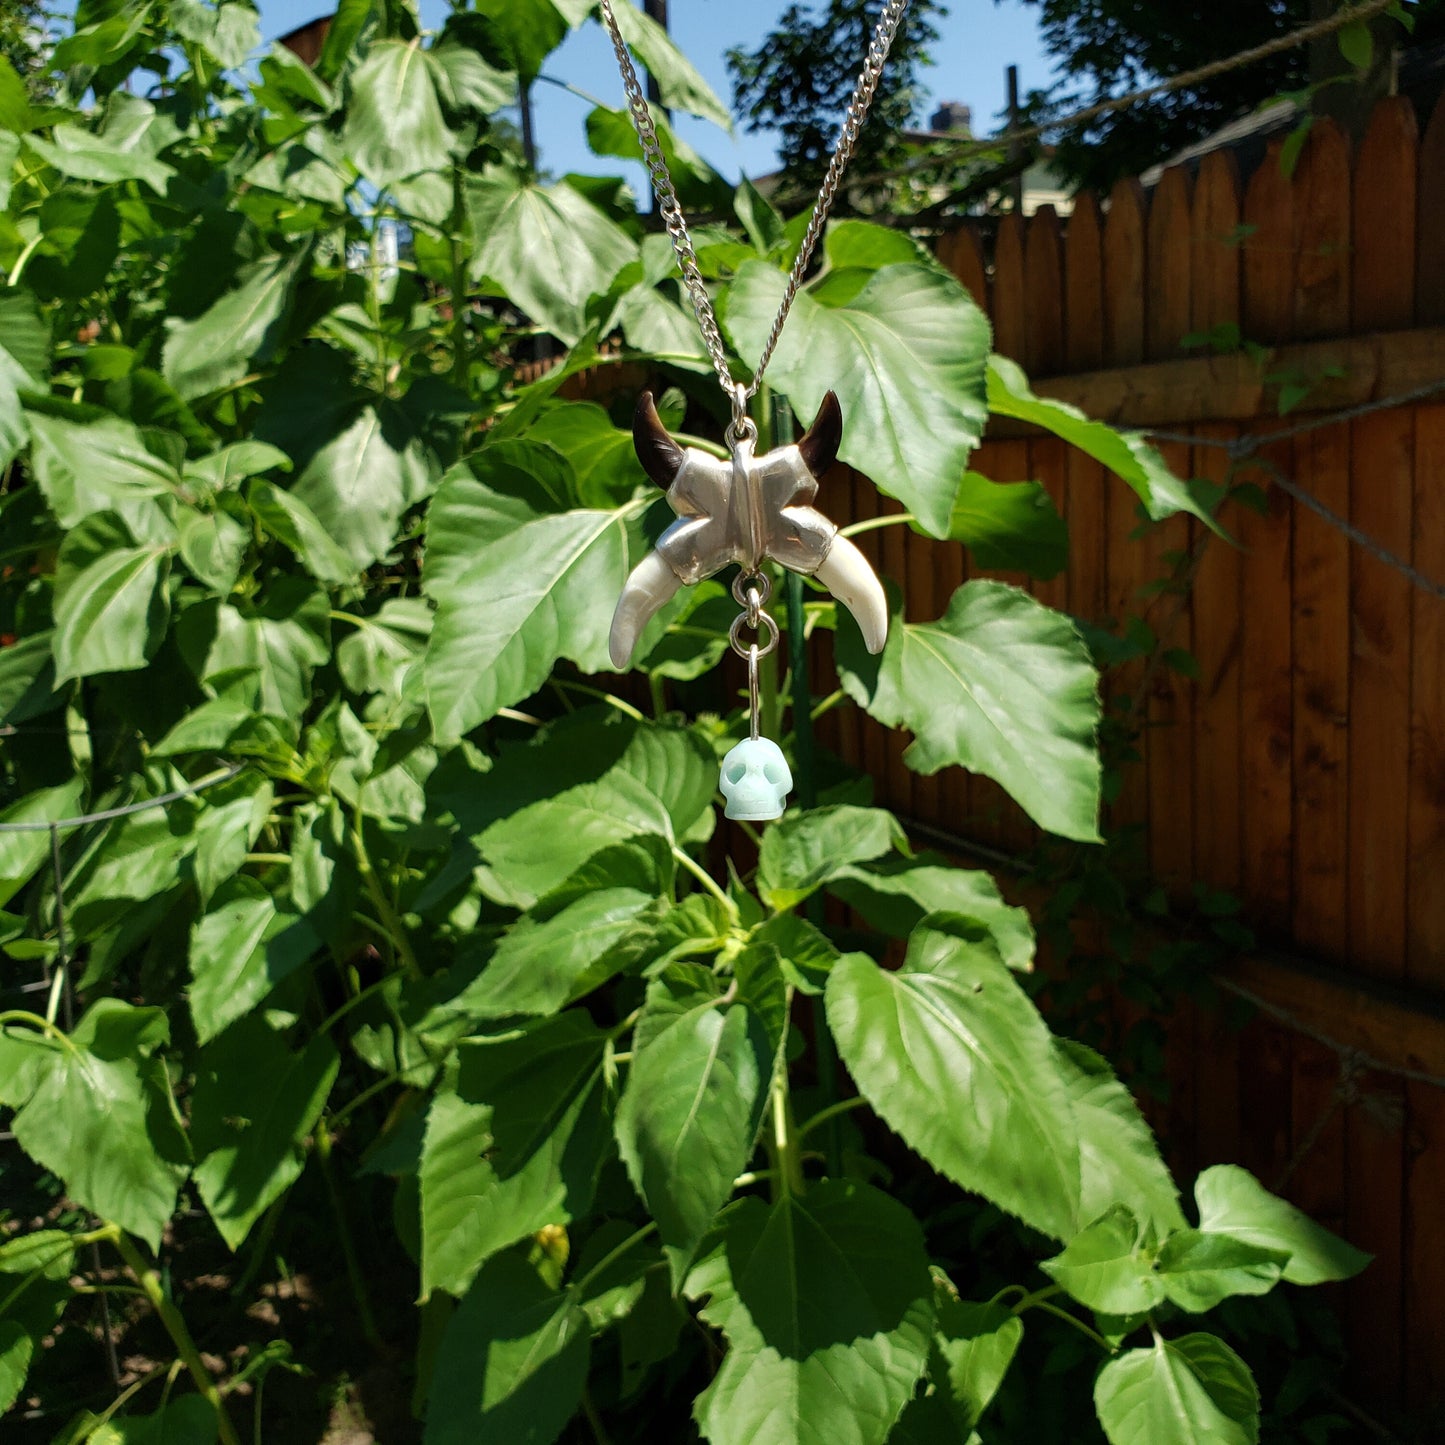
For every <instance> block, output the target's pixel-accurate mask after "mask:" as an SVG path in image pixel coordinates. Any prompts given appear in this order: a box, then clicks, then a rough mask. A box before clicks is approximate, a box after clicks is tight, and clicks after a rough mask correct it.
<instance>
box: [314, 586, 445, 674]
mask: <svg viewBox="0 0 1445 1445" xmlns="http://www.w3.org/2000/svg"><path fill="white" fill-rule="evenodd" d="M353 615H354V614H353ZM355 620H356V621H357V623H358V624H359V625H358V626H357V628H356V629H355V631H353V632H352V633H351V634H350V635H349V636H347V637H344V638H342V640H341V642H340V644H339V645H338V646H337V649H336V665H337V667H338V668H339V669H340V671H341V677H342V681H343V682H345V684H346V686H347V687H348V688H349V689H350V690H351V691H352V692H355V693H360V694H366V693H373V692H380V693H385V694H386V695H387V696H388V697H400V696H401V692H402V688H403V686H404V684H405V681H406V677H407V675H408V672H409V670H410V669H411V667H412V665H413V664H414V663H416V662H418V661H419V660H420V658H421V655H422V653H423V652H424V651H425V650H426V640H427V638H428V637H430V636H431V626H432V610H431V608H430V607H429V606H427V603H426V601H425V599H424V598H421V597H393V598H391V599H389V600H388V601H386V602H383V603H382V604H381V606H380V607H379V608H378V609H377V611H376V612H375V614H374V615H373V616H371V617H360V616H356V617H355Z"/></svg>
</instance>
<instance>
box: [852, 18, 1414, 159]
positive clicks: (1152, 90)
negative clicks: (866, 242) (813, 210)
mask: <svg viewBox="0 0 1445 1445" xmlns="http://www.w3.org/2000/svg"><path fill="white" fill-rule="evenodd" d="M1397 3H1398V0H1364V3H1363V4H1360V5H1352V6H1349V7H1348V8H1346V9H1343V10H1337V11H1336V12H1335V13H1334V14H1333V15H1327V16H1325V17H1324V18H1323V19H1321V20H1316V21H1312V22H1311V23H1310V24H1309V25H1302V26H1301V27H1300V28H1299V29H1298V30H1291V31H1290V32H1289V34H1288V35H1277V36H1275V38H1274V39H1273V40H1266V41H1265V42H1264V43H1263V44H1262V45H1254V46H1251V47H1250V48H1249V49H1248V50H1241V51H1238V52H1237V53H1236V54H1234V55H1230V56H1226V57H1225V58H1224V59H1222V60H1212V61H1210V62H1209V64H1208V65H1200V66H1197V67H1196V68H1195V69H1193V70H1186V71H1184V72H1183V73H1182V74H1180V75H1172V76H1170V77H1169V79H1168V80H1161V81H1159V82H1158V84H1156V85H1146V86H1145V87H1144V88H1143V89H1142V90H1132V91H1130V92H1129V93H1128V94H1127V95H1119V96H1115V97H1114V98H1113V99H1111V100H1101V101H1099V102H1098V103H1097V104H1095V105H1090V106H1086V107H1085V108H1084V109H1083V110H1076V111H1074V112H1073V113H1072V114H1070V115H1064V116H1059V117H1058V118H1057V119H1055V120H1046V121H1042V122H1040V123H1039V124H1038V125H1031V126H1026V127H1024V128H1023V129H1022V130H1011V131H1005V132H1004V133H1003V134H1002V135H998V136H993V137H991V138H989V139H987V140H975V141H963V142H960V144H959V145H958V147H957V148H956V149H948V150H944V151H943V152H942V153H937V152H936V153H934V154H932V155H927V156H917V157H915V158H914V159H913V160H910V161H905V162H904V163H903V164H902V165H900V166H895V167H894V168H893V169H892V170H888V171H879V172H877V173H876V174H874V175H871V176H863V177H862V178H861V179H860V180H859V181H858V182H857V184H858V185H873V184H876V183H877V182H879V181H886V180H892V179H893V178H894V177H896V176H904V175H909V174H911V173H912V172H914V171H919V170H927V169H929V168H931V167H934V166H937V165H938V164H939V163H940V162H941V161H959V160H966V159H968V157H969V156H973V155H983V154H985V153H986V152H990V151H997V150H998V149H1000V147H1002V146H1008V145H1012V146H1016V145H1020V144H1022V143H1024V142H1026V141H1032V140H1040V139H1042V137H1044V136H1046V135H1049V134H1050V133H1051V132H1053V131H1056V130H1073V129H1075V128H1076V127H1078V126H1081V125H1088V123H1089V122H1090V121H1094V120H1098V119H1100V117H1102V116H1106V115H1112V114H1113V113H1114V112H1115V111H1116V110H1127V109H1128V108H1129V107H1130V106H1131V105H1138V104H1139V103H1140V102H1141V101H1145V100H1153V99H1154V97H1155V96H1159V95H1169V94H1170V93H1171V92H1173V91H1177V90H1192V89H1194V87H1196V86H1198V85H1202V84H1203V83H1204V82H1205V81H1207V80H1213V79H1214V78H1215V77H1216V76H1219V75H1227V74H1228V73H1229V72H1230V71H1232V70H1243V69H1244V68H1245V67H1246V66H1250V65H1258V64H1259V62H1260V61H1261V60H1269V59H1271V58H1272V57H1273V56H1276V55H1281V54H1283V53H1284V52H1285V51H1287V50H1294V49H1297V48H1298V47H1299V46H1301V45H1308V44H1309V43H1310V42H1311V41H1314V40H1321V39H1323V38H1324V37H1325V36H1327V35H1333V34H1334V33H1335V32H1336V31H1337V30H1343V29H1344V28H1345V27H1346V26H1347V25H1353V24H1354V23H1355V22H1356V21H1357V20H1373V19H1374V18H1375V17H1376V16H1377V15H1383V14H1384V13H1385V11H1387V10H1389V9H1390V8H1391V7H1392V6H1394V5H1395V4H1397Z"/></svg>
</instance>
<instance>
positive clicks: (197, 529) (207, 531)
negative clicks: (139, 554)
mask: <svg viewBox="0 0 1445 1445" xmlns="http://www.w3.org/2000/svg"><path fill="white" fill-rule="evenodd" d="M233 505H234V504H233ZM238 510H239V508H238ZM248 520H249V519H248ZM250 541H251V532H250V528H249V527H247V526H246V525H245V524H244V523H242V522H241V521H239V520H238V519H237V518H236V517H234V516H233V515H232V514H231V512H230V510H228V509H223V508H221V507H217V508H214V509H212V510H210V511H205V512H200V511H193V510H187V511H185V512H183V513H182V514H181V518H180V522H179V524H178V527H177V533H176V550H177V552H178V553H179V554H180V558H181V561H182V562H184V563H185V565H186V567H187V568H188V569H189V570H190V573H191V575H192V576H193V577H195V578H196V579H197V580H198V581H200V582H203V583H205V584H206V586H207V587H209V588H211V590H212V591H214V592H220V593H227V592H230V590H231V589H232V588H233V587H234V586H235V585H236V579H237V577H238V576H239V574H240V570H241V560H242V558H243V557H244V556H245V553H246V548H247V546H248V545H249V543H250Z"/></svg>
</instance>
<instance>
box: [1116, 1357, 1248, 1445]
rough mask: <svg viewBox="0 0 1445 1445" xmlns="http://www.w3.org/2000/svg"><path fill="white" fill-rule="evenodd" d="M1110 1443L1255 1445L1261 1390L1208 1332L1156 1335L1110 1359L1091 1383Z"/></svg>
mask: <svg viewBox="0 0 1445 1445" xmlns="http://www.w3.org/2000/svg"><path fill="white" fill-rule="evenodd" d="M1094 1407H1095V1409H1096V1410H1097V1411H1098V1412H1099V1423H1100V1424H1101V1425H1102V1426H1103V1427H1104V1433H1105V1435H1107V1436H1108V1437H1109V1445H1256V1442H1257V1441H1258V1440H1259V1391H1258V1390H1257V1389H1256V1388H1255V1384H1254V1379H1253V1377H1252V1376H1251V1375H1250V1373H1249V1368H1248V1366H1247V1365H1246V1364H1245V1363H1244V1361H1243V1360H1241V1359H1240V1358H1239V1356H1238V1355H1236V1354H1235V1353H1234V1351H1233V1350H1231V1349H1230V1348H1229V1346H1228V1345H1226V1344H1225V1343H1224V1341H1223V1340H1220V1339H1216V1338H1215V1337H1214V1336H1213V1335H1203V1334H1199V1335H1185V1336H1184V1337H1183V1338H1181V1339H1177V1340H1163V1339H1159V1338H1157V1337H1156V1339H1155V1343H1154V1347H1153V1348H1152V1349H1147V1350H1130V1351H1129V1353H1128V1354H1126V1355H1121V1356H1120V1357H1119V1358H1118V1359H1116V1360H1111V1361H1110V1362H1109V1363H1108V1364H1107V1365H1105V1366H1104V1368H1103V1369H1102V1370H1101V1371H1100V1372H1099V1378H1098V1380H1097V1381H1096V1382H1095V1384H1094Z"/></svg>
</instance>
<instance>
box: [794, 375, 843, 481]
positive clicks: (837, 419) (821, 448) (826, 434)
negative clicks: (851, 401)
mask: <svg viewBox="0 0 1445 1445" xmlns="http://www.w3.org/2000/svg"><path fill="white" fill-rule="evenodd" d="M842 441H843V408H842V407H840V406H839V405H838V397H837V394H836V393H835V392H831V391H830V392H829V393H828V394H827V396H825V397H824V398H823V404H822V406H820V407H819V408H818V415H817V416H816V417H815V418H814V420H813V425H812V426H810V427H809V428H808V430H807V431H806V432H805V433H804V434H803V439H802V441H800V442H799V443H798V450H799V451H800V452H802V454H803V461H804V462H805V463H807V467H808V470H809V471H810V472H812V474H813V475H814V476H815V477H821V476H822V475H823V473H824V472H826V471H827V470H828V468H829V467H831V466H832V465H833V463H834V462H835V461H837V460H838V447H839V445H840V444H841V443H842Z"/></svg>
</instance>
